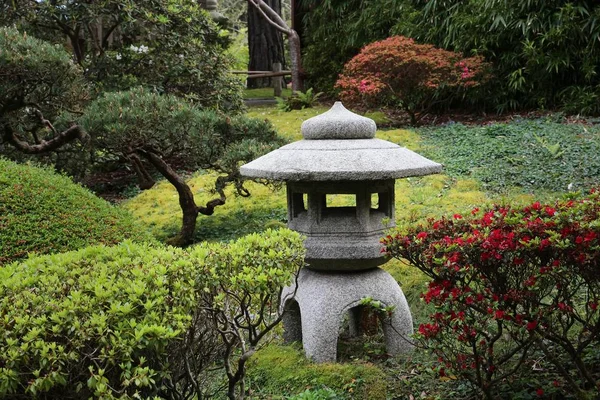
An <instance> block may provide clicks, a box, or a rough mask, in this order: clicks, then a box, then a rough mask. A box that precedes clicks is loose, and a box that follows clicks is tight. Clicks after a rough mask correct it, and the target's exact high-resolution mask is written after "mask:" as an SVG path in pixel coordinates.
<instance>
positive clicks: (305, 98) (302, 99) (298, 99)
mask: <svg viewBox="0 0 600 400" xmlns="http://www.w3.org/2000/svg"><path fill="white" fill-rule="evenodd" d="M322 94H323V93H321V92H319V93H313V88H310V89H308V90H307V91H306V92H300V91H298V92H293V93H292V94H291V95H290V96H288V97H286V98H285V99H280V98H276V100H277V107H278V108H279V109H280V110H282V111H288V112H289V111H292V110H304V109H305V108H311V107H313V106H315V105H316V103H317V100H318V99H319V97H321V95H322Z"/></svg>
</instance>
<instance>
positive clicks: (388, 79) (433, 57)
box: [336, 36, 487, 124]
mask: <svg viewBox="0 0 600 400" xmlns="http://www.w3.org/2000/svg"><path fill="white" fill-rule="evenodd" d="M486 70H487V64H486V63H485V62H484V61H483V58H482V57H469V58H463V57H461V55H460V54H458V53H454V52H451V51H446V50H442V49H438V48H436V47H434V46H431V45H425V44H417V43H415V42H414V41H413V40H412V39H409V38H406V37H403V36H393V37H390V38H388V39H385V40H382V41H379V42H375V43H371V44H369V45H367V46H365V47H364V48H363V49H362V50H361V52H360V53H359V54H358V55H357V56H355V57H354V58H352V59H351V60H350V61H349V62H348V63H347V64H346V65H345V66H344V71H343V73H342V74H341V75H340V78H339V80H338V81H337V83H336V87H337V88H338V89H340V91H341V92H340V95H341V98H342V101H344V102H345V103H347V104H350V105H359V104H360V105H365V106H368V107H380V106H399V107H401V108H402V109H404V110H405V111H406V112H407V113H408V114H409V115H410V117H411V122H412V123H414V124H416V123H417V122H418V119H419V116H418V114H419V113H421V115H422V114H423V113H424V112H426V111H427V109H428V108H429V107H431V106H432V105H434V103H436V102H440V101H442V100H446V99H447V98H448V97H450V94H452V93H454V94H456V93H458V92H459V91H464V90H465V89H468V88H472V87H475V86H478V85H480V84H481V83H482V82H483V81H485V80H487V73H486Z"/></svg>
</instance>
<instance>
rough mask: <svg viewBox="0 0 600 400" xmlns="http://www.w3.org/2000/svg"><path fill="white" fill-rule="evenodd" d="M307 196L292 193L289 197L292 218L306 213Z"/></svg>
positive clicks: (305, 194)
mask: <svg viewBox="0 0 600 400" xmlns="http://www.w3.org/2000/svg"><path fill="white" fill-rule="evenodd" d="M307 205H308V194H307V193H301V192H293V193H292V196H291V209H292V215H291V216H292V218H298V216H299V215H301V214H302V213H306V212H307Z"/></svg>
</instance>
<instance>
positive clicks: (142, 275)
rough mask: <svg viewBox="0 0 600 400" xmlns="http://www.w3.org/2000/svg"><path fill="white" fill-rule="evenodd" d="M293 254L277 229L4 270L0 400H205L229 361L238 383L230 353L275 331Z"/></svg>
mask: <svg viewBox="0 0 600 400" xmlns="http://www.w3.org/2000/svg"><path fill="white" fill-rule="evenodd" d="M303 254H304V249H303V244H302V240H301V238H300V236H299V235H298V234H297V233H294V232H291V231H289V230H280V231H267V232H265V234H264V235H263V236H258V235H252V236H249V237H245V238H242V239H240V240H239V241H237V242H233V243H230V244H219V243H212V244H203V245H201V246H198V247H196V248H193V249H190V250H189V251H184V250H181V249H177V248H172V247H162V246H158V245H148V244H134V243H132V242H124V243H122V244H120V245H118V246H115V247H103V246H97V247H90V248H86V249H83V250H80V251H77V252H69V253H63V254H56V255H48V256H42V257H37V258H31V259H29V260H27V261H25V262H23V263H20V264H19V263H14V264H11V265H8V266H6V267H5V268H4V269H2V270H0V316H2V318H1V319H0V397H11V396H12V397H44V398H48V399H53V398H54V399H63V398H82V399H83V398H90V397H95V398H105V399H113V398H120V399H132V398H152V397H154V396H156V397H159V398H179V399H198V398H205V396H208V395H214V394H215V393H216V392H218V391H219V390H222V383H223V380H225V382H227V381H228V380H229V381H231V378H230V377H229V376H228V374H229V373H230V369H228V368H229V367H231V365H233V364H234V363H233V361H235V365H236V368H239V369H238V371H240V373H239V375H238V380H237V381H236V382H235V383H239V379H241V380H242V382H243V378H244V372H245V371H244V366H243V362H242V363H238V356H240V359H241V357H242V356H243V357H246V358H249V357H250V356H251V355H252V353H253V352H254V351H255V350H256V349H257V347H258V345H259V341H260V340H261V339H262V340H263V341H264V335H266V333H268V329H267V330H265V329H264V328H265V327H267V328H269V326H271V327H273V326H275V325H276V324H277V323H278V318H277V317H274V316H273V315H272V314H270V312H271V311H273V310H275V312H276V310H277V302H278V301H279V298H278V294H279V291H280V290H281V286H283V285H287V284H289V283H291V276H292V274H293V273H294V272H295V271H297V269H298V268H299V267H300V266H301V265H302V262H303V261H302V260H303ZM240 299H245V300H242V301H243V302H242V303H239V302H235V301H236V300H240ZM246 300H247V301H246ZM250 300H251V301H250ZM240 315H241V316H242V317H240ZM223 321H226V324H225V326H223V325H222V324H223ZM247 324H249V325H247ZM248 326H250V328H248ZM221 328H223V329H226V331H224V330H222V329H221ZM248 329H249V331H248V332H246V333H247V334H248V335H249V336H245V334H244V336H241V337H230V336H229V335H230V330H233V331H235V332H242V331H244V332H245V330H248ZM269 329H270V328H269ZM257 332H258V333H260V336H259V337H255V336H252V335H254V334H256V333H257ZM232 339H233V340H232ZM244 340H247V342H245V341H244ZM246 346H247V347H246ZM229 363H231V364H229ZM225 364H227V368H225V374H223V373H222V372H220V371H219V370H220V367H221V368H223V365H225ZM224 375H225V377H224ZM236 375H237V374H236ZM225 386H227V384H226V385H225ZM234 389H235V388H234Z"/></svg>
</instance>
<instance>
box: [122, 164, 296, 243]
mask: <svg viewBox="0 0 600 400" xmlns="http://www.w3.org/2000/svg"><path fill="white" fill-rule="evenodd" d="M216 176H217V175H216V174H202V173H198V174H195V175H194V176H192V177H191V178H190V179H189V180H188V181H187V183H188V184H189V185H190V188H191V189H192V192H193V193H194V197H195V200H196V203H197V204H199V205H200V204H205V203H206V202H208V201H209V200H211V199H213V198H215V197H216V195H215V194H214V193H213V188H214V182H215V179H216ZM246 188H247V189H248V190H249V191H250V193H251V194H252V195H251V196H250V197H240V196H238V195H237V194H235V193H234V192H235V191H234V190H233V188H231V187H229V188H227V189H226V191H225V192H226V194H227V202H226V203H225V205H223V206H220V207H217V208H216V209H215V213H214V214H213V215H211V216H206V215H199V216H198V222H197V224H196V236H195V241H197V242H201V241H204V240H231V239H235V238H237V237H240V236H243V235H244V234H247V233H251V232H258V231H263V230H265V229H267V228H269V227H274V226H277V225H279V224H281V223H284V222H285V220H286V218H287V211H286V197H285V190H284V189H278V188H275V189H273V188H272V187H267V186H265V185H261V184H258V183H254V182H247V183H246ZM122 207H124V208H125V209H126V210H128V211H129V212H131V213H132V214H133V216H134V217H135V218H136V219H138V220H140V221H142V223H144V224H145V225H146V226H148V227H149V229H150V231H151V233H152V234H153V235H154V236H155V237H156V238H157V239H159V240H161V241H164V240H166V239H167V238H169V237H172V236H174V235H176V234H177V232H179V230H180V228H181V218H182V214H181V208H180V207H179V197H178V196H177V191H176V190H175V188H174V187H173V185H171V184H170V183H169V182H167V181H161V182H159V183H158V184H156V185H155V186H154V187H153V188H152V189H150V190H146V191H144V192H142V193H140V194H139V195H138V196H136V197H134V198H133V199H131V200H128V201H126V202H124V203H123V204H122Z"/></svg>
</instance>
